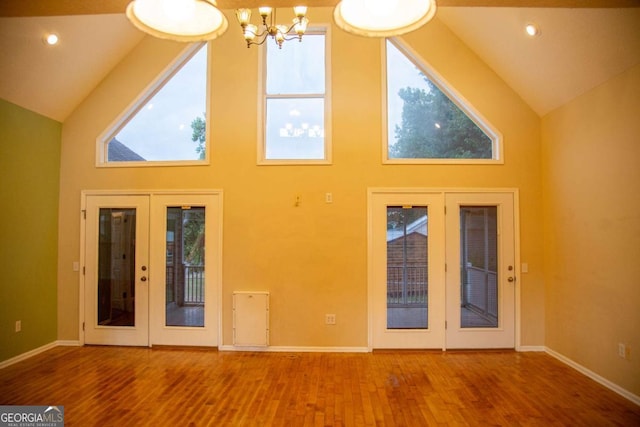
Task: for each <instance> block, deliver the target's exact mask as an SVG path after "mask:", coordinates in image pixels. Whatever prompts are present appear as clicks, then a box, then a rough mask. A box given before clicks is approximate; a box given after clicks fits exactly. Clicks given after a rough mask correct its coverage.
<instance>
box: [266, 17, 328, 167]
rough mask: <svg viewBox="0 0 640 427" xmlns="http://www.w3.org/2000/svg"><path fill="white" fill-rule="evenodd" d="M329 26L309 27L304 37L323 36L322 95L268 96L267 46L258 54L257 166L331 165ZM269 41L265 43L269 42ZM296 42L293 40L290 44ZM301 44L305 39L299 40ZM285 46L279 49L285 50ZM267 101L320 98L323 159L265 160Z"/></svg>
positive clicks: (292, 94) (293, 94) (280, 94)
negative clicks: (322, 111)
mask: <svg viewBox="0 0 640 427" xmlns="http://www.w3.org/2000/svg"><path fill="white" fill-rule="evenodd" d="M330 30H331V26H330V25H327V24H317V25H314V26H313V27H310V28H309V29H308V30H307V31H306V32H305V36H306V35H321V36H323V37H324V93H291V94H282V93H278V94H268V93H267V53H266V46H262V47H260V49H259V54H258V57H259V58H258V64H259V65H258V106H259V109H258V144H257V151H258V152H257V164H258V165H259V166H277V165H331V164H332V163H333V161H332V149H331V96H330V94H331V85H330V83H331V31H330ZM268 42H269V41H267V43H268ZM293 42H295V41H293ZM302 43H304V36H303V37H302ZM286 48H287V44H286V42H285V44H284V45H283V47H282V49H286ZM269 99H322V100H323V101H324V150H323V151H324V158H323V159H268V158H267V157H266V152H267V135H266V129H267V101H268V100H269Z"/></svg>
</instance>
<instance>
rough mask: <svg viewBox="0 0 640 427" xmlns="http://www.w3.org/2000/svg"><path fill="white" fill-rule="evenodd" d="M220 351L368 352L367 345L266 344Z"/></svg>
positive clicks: (220, 347)
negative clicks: (297, 345) (300, 345)
mask: <svg viewBox="0 0 640 427" xmlns="http://www.w3.org/2000/svg"><path fill="white" fill-rule="evenodd" d="M218 350H220V351H261V352H273V353H368V352H369V349H368V348H367V347H296V346H267V347H250V346H246V347H245V346H235V345H221V346H219V347H218Z"/></svg>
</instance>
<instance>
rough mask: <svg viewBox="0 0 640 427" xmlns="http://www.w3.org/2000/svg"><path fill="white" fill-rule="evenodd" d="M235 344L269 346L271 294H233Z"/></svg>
mask: <svg viewBox="0 0 640 427" xmlns="http://www.w3.org/2000/svg"><path fill="white" fill-rule="evenodd" d="M233 344H234V345H237V346H268V345H269V292H234V293H233Z"/></svg>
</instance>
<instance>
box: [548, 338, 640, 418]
mask: <svg viewBox="0 0 640 427" xmlns="http://www.w3.org/2000/svg"><path fill="white" fill-rule="evenodd" d="M545 351H546V352H547V354H549V355H550V356H553V357H555V358H556V359H558V360H559V361H561V362H562V363H565V364H567V365H569V366H571V367H572V368H573V369H575V370H577V371H578V372H580V373H582V374H584V375H586V376H587V377H589V378H591V379H592V380H594V381H595V382H597V383H600V384H602V385H603V386H605V387H606V388H608V389H609V390H611V391H614V392H616V393H618V394H619V395H620V396H622V397H624V398H626V399H629V400H630V401H632V402H633V403H635V404H636V405H639V406H640V396H638V395H636V394H633V393H631V392H630V391H629V390H627V389H624V388H622V387H620V386H619V385H618V384H615V383H613V382H611V381H609V380H608V379H606V378H604V377H602V376H600V375H598V374H596V373H595V372H593V371H592V370H590V369H588V368H585V367H584V366H582V365H580V364H579V363H576V362H574V361H573V360H571V359H569V358H568V357H567V356H564V355H562V354H560V353H558V352H557V351H554V350H552V349H550V348H549V347H546V348H545Z"/></svg>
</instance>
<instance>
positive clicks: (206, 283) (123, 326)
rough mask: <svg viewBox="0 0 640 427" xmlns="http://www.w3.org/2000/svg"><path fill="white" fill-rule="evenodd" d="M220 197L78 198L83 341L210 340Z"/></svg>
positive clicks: (214, 322) (214, 337)
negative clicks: (81, 225) (82, 215)
mask: <svg viewBox="0 0 640 427" xmlns="http://www.w3.org/2000/svg"><path fill="white" fill-rule="evenodd" d="M219 197H220V196H219V195H218V194H143V195H86V196H85V198H84V209H85V212H86V218H85V233H84V235H85V237H84V245H83V248H84V253H85V256H84V263H85V274H84V276H83V277H84V286H83V289H84V298H83V302H84V312H83V313H81V317H82V322H83V326H84V342H85V343H88V344H111V345H132V346H148V345H149V346H150V345H153V344H165V345H197V346H216V345H217V343H218V332H219V331H218V316H217V312H218V282H219V277H220V274H219V271H220V262H219V259H220V241H221V239H220V222H221V221H220V212H221V210H220V201H219ZM205 244H206V250H205Z"/></svg>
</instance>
